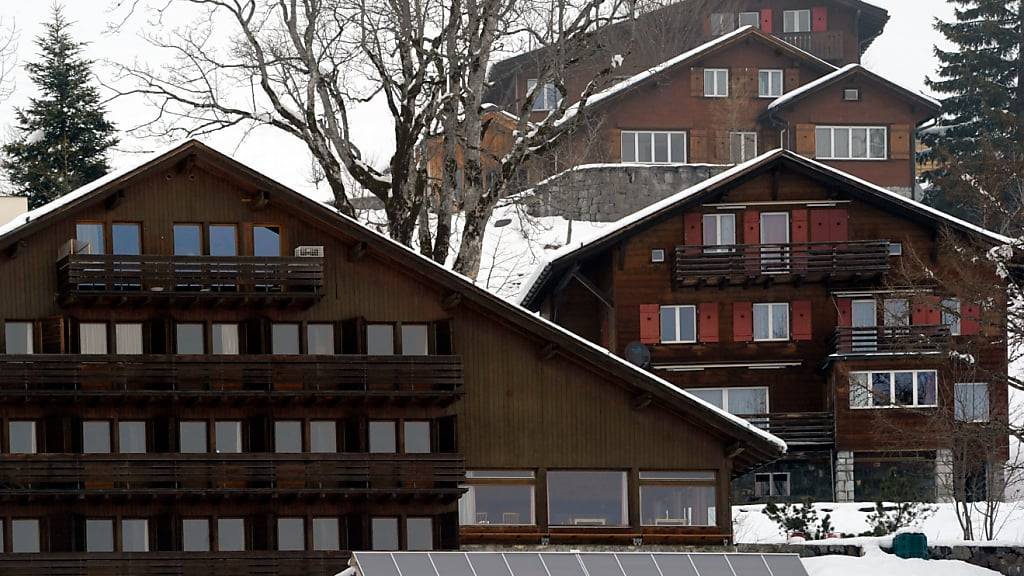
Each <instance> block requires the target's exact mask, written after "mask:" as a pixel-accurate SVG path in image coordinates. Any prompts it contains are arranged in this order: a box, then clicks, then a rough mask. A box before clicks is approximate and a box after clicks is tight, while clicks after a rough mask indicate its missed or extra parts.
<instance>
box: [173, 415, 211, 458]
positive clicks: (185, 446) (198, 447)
mask: <svg viewBox="0 0 1024 576" xmlns="http://www.w3.org/2000/svg"><path fill="white" fill-rule="evenodd" d="M208 446H209V445H208V444H207V442H206V422H198V421H197V422H179V423H178V451H179V452H181V453H182V454H205V453H206V452H207V450H208Z"/></svg>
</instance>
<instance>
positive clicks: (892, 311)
mask: <svg viewBox="0 0 1024 576" xmlns="http://www.w3.org/2000/svg"><path fill="white" fill-rule="evenodd" d="M882 321H883V323H884V325H885V326H910V302H909V301H908V300H907V299H906V298H886V299H885V301H884V302H883V304H882Z"/></svg>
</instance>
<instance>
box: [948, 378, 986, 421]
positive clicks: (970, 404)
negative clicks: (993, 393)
mask: <svg viewBox="0 0 1024 576" xmlns="http://www.w3.org/2000/svg"><path fill="white" fill-rule="evenodd" d="M954 388H955V390H954V392H955V394H954V395H955V397H956V407H955V410H956V420H957V422H988V420H989V401H988V384H986V383H983V382H972V383H968V384H955V385H954Z"/></svg>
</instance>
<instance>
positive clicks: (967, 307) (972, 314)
mask: <svg viewBox="0 0 1024 576" xmlns="http://www.w3.org/2000/svg"><path fill="white" fill-rule="evenodd" d="M980 332H981V307H980V306H978V305H977V304H968V303H966V302H963V303H962V304H961V305H960V334H961V335H962V336H974V335H976V334H979V333H980Z"/></svg>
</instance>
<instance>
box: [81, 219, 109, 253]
mask: <svg viewBox="0 0 1024 576" xmlns="http://www.w3.org/2000/svg"><path fill="white" fill-rule="evenodd" d="M75 239H76V240H77V241H78V246H76V250H77V251H78V252H79V253H82V254H105V253H106V251H107V249H106V243H104V241H103V224H77V225H76V226H75Z"/></svg>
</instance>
